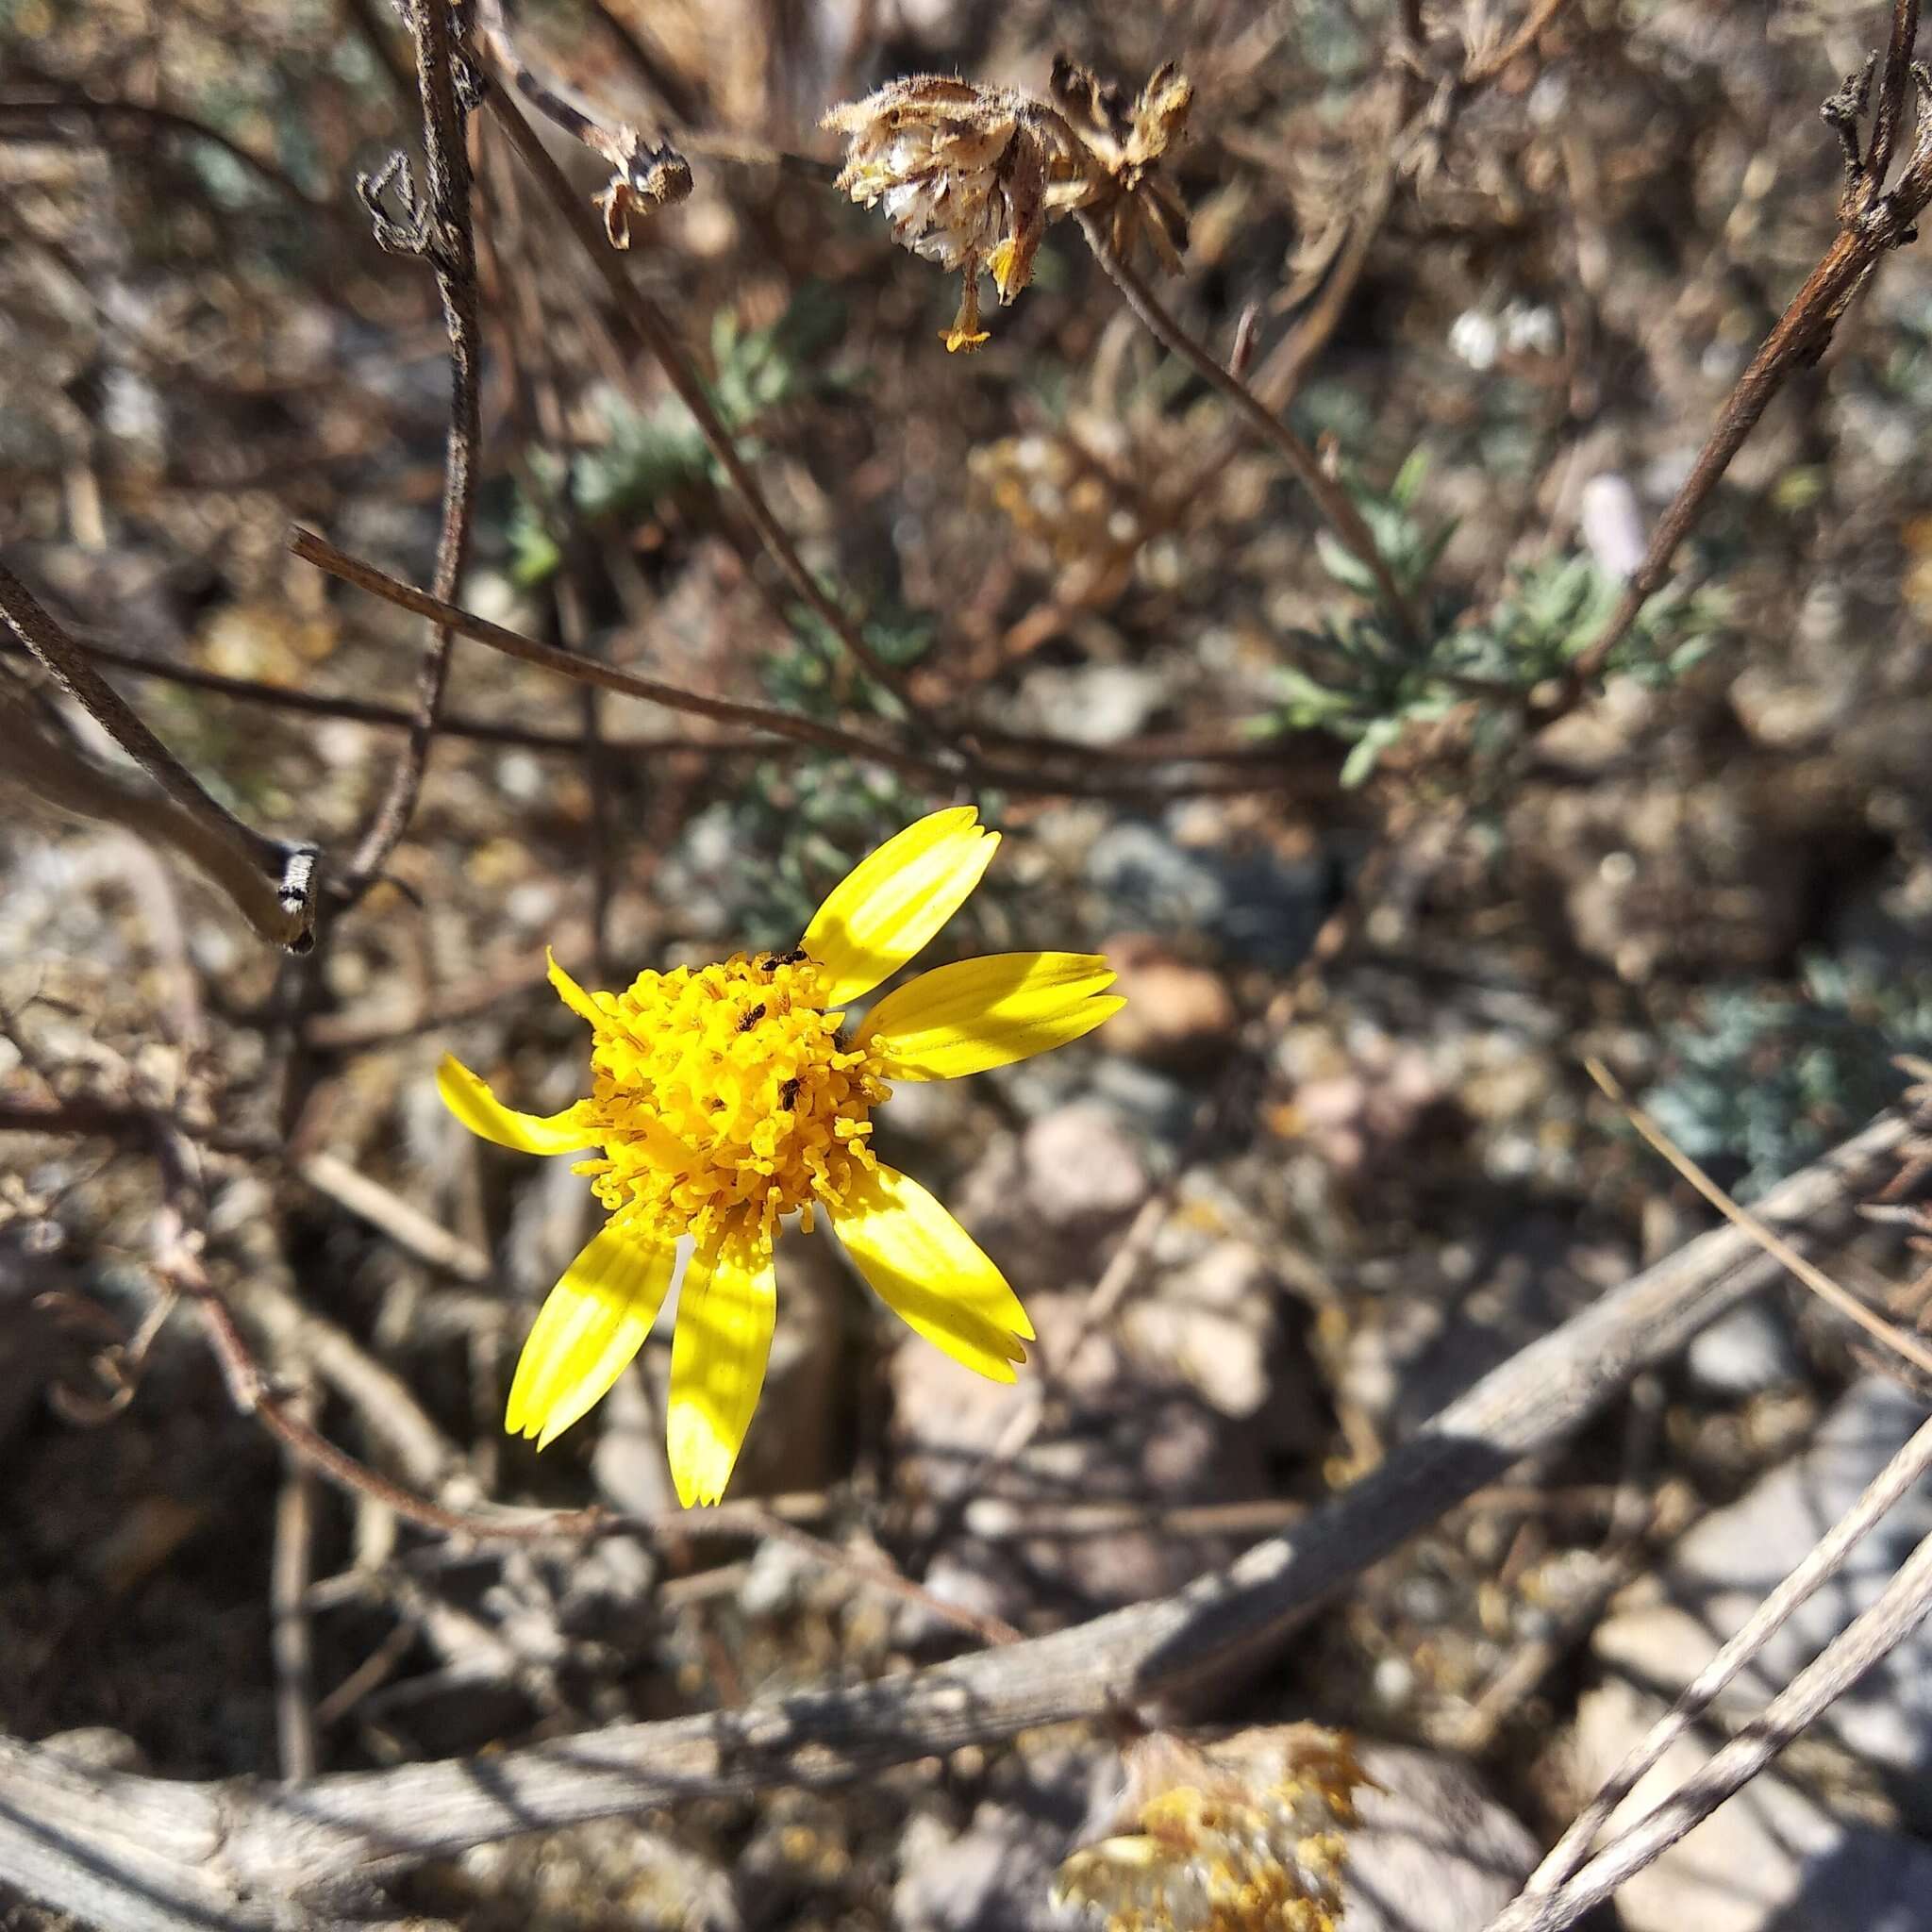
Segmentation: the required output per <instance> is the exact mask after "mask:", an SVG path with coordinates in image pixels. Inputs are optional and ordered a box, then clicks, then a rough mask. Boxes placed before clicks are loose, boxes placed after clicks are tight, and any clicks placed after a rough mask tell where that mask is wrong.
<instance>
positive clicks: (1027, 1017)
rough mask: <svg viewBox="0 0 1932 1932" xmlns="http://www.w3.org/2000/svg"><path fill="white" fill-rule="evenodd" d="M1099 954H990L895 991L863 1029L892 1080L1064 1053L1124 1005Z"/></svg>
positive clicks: (863, 1039) (950, 1075) (862, 1036)
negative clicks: (1059, 1049) (1056, 1050)
mask: <svg viewBox="0 0 1932 1932" xmlns="http://www.w3.org/2000/svg"><path fill="white" fill-rule="evenodd" d="M1113 981H1114V974H1113V970H1112V968H1111V967H1109V966H1108V963H1107V961H1106V960H1105V959H1103V958H1101V957H1100V956H1099V954H1097V953H993V954H991V955H989V956H988V957H987V958H981V959H962V960H960V961H959V962H958V964H957V965H954V966H939V967H935V968H934V970H933V971H932V972H930V973H922V974H920V975H919V977H918V978H917V979H914V980H909V981H908V983H907V984H906V985H904V986H902V987H899V988H898V989H896V990H895V991H891V992H889V993H888V994H887V995H886V996H885V998H884V999H882V1000H881V1001H880V1002H879V1003H878V1005H877V1006H875V1007H874V1008H873V1009H872V1011H871V1012H870V1013H868V1014H867V1015H866V1018H865V1023H864V1024H863V1025H861V1026H860V1027H859V1029H858V1039H859V1041H860V1043H861V1044H864V1043H870V1044H871V1045H872V1046H874V1047H875V1048H876V1049H877V1050H878V1052H879V1053H880V1054H882V1055H883V1056H884V1058H885V1064H884V1065H883V1066H882V1067H881V1068H880V1070H879V1071H880V1072H881V1073H882V1074H884V1076H885V1077H886V1078H887V1079H888V1080H951V1079H955V1078H957V1077H958V1075H959V1074H977V1073H981V1072H983V1071H984V1070H985V1069H986V1068H988V1067H1004V1066H1006V1065H1008V1063H1009V1062H1010V1061H1013V1060H1024V1059H1025V1058H1027V1057H1028V1056H1029V1055H1031V1054H1036V1053H1045V1052H1046V1051H1047V1050H1048V1048H1050V1047H1055V1046H1064V1045H1065V1044H1066V1043H1067V1042H1068V1041H1070V1040H1078V1039H1079V1037H1080V1036H1081V1034H1083V1033H1091V1032H1092V1030H1093V1029H1094V1027H1096V1026H1098V1025H1099V1024H1100V1023H1101V1022H1102V1021H1103V1020H1105V1019H1107V1018H1108V1017H1109V1016H1110V1015H1111V1014H1114V1013H1117V1012H1118V1011H1119V1010H1120V1009H1121V1008H1122V1007H1123V1006H1124V1005H1125V1004H1126V1002H1125V1001H1124V1000H1122V999H1119V998H1117V997H1111V998H1110V997H1103V995H1105V994H1106V992H1107V989H1108V987H1110V986H1111V985H1112V984H1113Z"/></svg>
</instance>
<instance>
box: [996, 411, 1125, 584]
mask: <svg viewBox="0 0 1932 1932" xmlns="http://www.w3.org/2000/svg"><path fill="white" fill-rule="evenodd" d="M1159 467H1160V458H1159V453H1158V452H1156V451H1152V450H1149V449H1147V448H1145V447H1143V446H1141V444H1140V443H1139V442H1137V441H1135V440H1133V439H1130V438H1129V436H1128V435H1127V433H1126V432H1125V431H1124V429H1123V427H1122V425H1121V424H1120V422H1119V420H1118V419H1117V418H1114V417H1111V416H1106V415H1102V414H1101V413H1100V412H1098V411H1094V412H1091V414H1086V413H1082V414H1080V415H1078V416H1074V417H1070V418H1069V420H1068V421H1067V423H1066V424H1065V425H1062V426H1061V427H1059V428H1058V429H1053V430H1047V431H1030V432H1028V433H1027V434H1026V435H1024V436H1008V437H1002V438H1000V439H999V440H998V441H994V442H989V443H983V444H981V445H980V446H979V447H978V448H976V449H974V452H973V453H972V455H971V456H970V457H969V458H968V459H967V470H968V474H969V475H971V476H972V478H973V480H974V483H975V484H976V485H977V486H978V487H979V489H980V490H982V491H984V492H985V494H986V496H987V497H988V498H989V499H990V500H991V503H992V504H993V506H994V507H995V508H997V509H998V510H1000V511H1001V513H1002V514H1003V515H1004V516H1005V517H1006V518H1007V520H1008V522H1009V523H1010V524H1011V525H1012V526H1013V528H1014V530H1015V531H1016V532H1017V533H1018V534H1019V536H1020V537H1021V539H1022V540H1023V541H1024V543H1025V544H1026V545H1027V546H1028V547H1029V548H1032V549H1036V550H1038V551H1039V552H1040V553H1041V555H1042V557H1043V558H1044V559H1045V560H1046V561H1048V562H1050V563H1051V564H1052V566H1053V567H1054V568H1055V569H1056V570H1057V571H1058V573H1059V575H1060V596H1061V600H1062V601H1063V602H1064V603H1068V604H1085V603H1088V602H1096V603H1105V602H1107V601H1108V599H1110V598H1112V597H1113V596H1115V595H1117V594H1118V593H1119V591H1121V589H1122V588H1123V586H1124V584H1125V582H1126V580H1127V578H1128V576H1129V575H1131V573H1132V571H1133V567H1134V559H1135V558H1136V557H1137V556H1138V555H1139V554H1140V550H1141V545H1142V544H1143V543H1144V542H1145V541H1147V538H1148V536H1149V535H1150V533H1151V532H1152V531H1154V530H1155V529H1157V528H1158V526H1159V523H1160V510H1159V506H1158V503H1157V502H1156V500H1155V499H1154V498H1153V497H1152V496H1151V495H1150V493H1149V492H1148V491H1147V490H1146V488H1145V487H1144V485H1143V480H1142V479H1143V478H1144V477H1147V476H1152V475H1158V474H1159Z"/></svg>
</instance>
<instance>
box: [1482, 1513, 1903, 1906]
mask: <svg viewBox="0 0 1932 1932" xmlns="http://www.w3.org/2000/svg"><path fill="white" fill-rule="evenodd" d="M1928 1612H1932V1536H1928V1537H1927V1538H1926V1539H1925V1540H1924V1542H1922V1543H1921V1544H1920V1545H1919V1546H1918V1548H1917V1549H1915V1550H1914V1551H1913V1552H1912V1554H1911V1555H1910V1556H1909V1557H1907V1559H1906V1561H1905V1563H1904V1564H1903V1565H1902V1566H1901V1567H1900V1569H1899V1572H1898V1574H1896V1575H1895V1576H1894V1577H1893V1578H1892V1579H1891V1581H1890V1583H1889V1584H1887V1585H1886V1587H1885V1589H1884V1591H1883V1592H1882V1593H1881V1594H1880V1595H1879V1597H1878V1599H1877V1600H1876V1601H1875V1602H1874V1604H1873V1605H1872V1607H1870V1608H1869V1609H1867V1610H1866V1611H1864V1613H1863V1614H1862V1615H1860V1616H1858V1617H1857V1618H1855V1619H1854V1620H1853V1621H1852V1622H1851V1623H1850V1624H1847V1625H1846V1626H1845V1628H1844V1629H1843V1630H1841V1631H1840V1633H1839V1634H1838V1636H1836V1637H1835V1638H1833V1639H1832V1641H1831V1642H1830V1643H1828V1644H1827V1645H1826V1646H1825V1647H1824V1650H1823V1651H1822V1652H1821V1653H1820V1654H1819V1656H1818V1657H1817V1658H1816V1659H1815V1660H1814V1661H1813V1662H1811V1663H1809V1664H1807V1666H1806V1667H1805V1669H1803V1670H1802V1671H1800V1672H1799V1673H1798V1674H1797V1675H1796V1676H1795V1677H1793V1678H1792V1679H1791V1681H1790V1684H1789V1685H1788V1686H1786V1688H1785V1689H1784V1690H1783V1691H1780V1692H1779V1693H1778V1694H1777V1695H1776V1696H1775V1697H1774V1698H1773V1699H1772V1700H1771V1702H1770V1703H1769V1704H1768V1705H1766V1706H1765V1707H1764V1710H1763V1712H1762V1714H1761V1715H1760V1716H1758V1717H1757V1718H1756V1719H1754V1720H1753V1721H1752V1723H1750V1724H1747V1725H1746V1726H1745V1727H1744V1728H1743V1729H1742V1730H1741V1731H1740V1732H1739V1733H1738V1735H1737V1736H1736V1737H1735V1738H1733V1739H1732V1740H1730V1742H1729V1743H1727V1744H1725V1745H1724V1748H1723V1749H1722V1750H1720V1751H1718V1752H1717V1753H1716V1754H1715V1755H1714V1756H1713V1757H1711V1759H1710V1761H1709V1763H1707V1765H1705V1766H1704V1768H1703V1769H1702V1770H1701V1771H1699V1772H1697V1773H1695V1774H1693V1775H1692V1776H1691V1777H1689V1778H1686V1779H1685V1781H1684V1782H1683V1783H1682V1784H1681V1785H1679V1786H1678V1787H1677V1789H1676V1790H1674V1792H1673V1793H1672V1794H1671V1795H1670V1797H1668V1798H1666V1799H1665V1800H1664V1801H1663V1802H1662V1803H1661V1804H1659V1805H1657V1806H1656V1807H1653V1808H1652V1809H1651V1810H1649V1811H1647V1812H1645V1813H1644V1815H1643V1817H1642V1818H1641V1819H1640V1820H1639V1821H1638V1822H1637V1823H1636V1824H1633V1825H1631V1826H1630V1827H1629V1829H1628V1830H1626V1831H1624V1833H1622V1834H1621V1835H1620V1836H1619V1837H1618V1838H1616V1839H1615V1840H1612V1841H1611V1842H1610V1844H1609V1845H1607V1847H1606V1848H1605V1849H1604V1850H1603V1851H1601V1852H1599V1853H1598V1854H1597V1856H1596V1857H1594V1858H1592V1859H1591V1861H1590V1863H1589V1864H1587V1865H1585V1866H1584V1867H1583V1869H1582V1870H1581V1871H1580V1872H1578V1873H1577V1874H1576V1875H1575V1877H1574V1878H1572V1879H1571V1880H1570V1881H1569V1882H1568V1883H1567V1884H1566V1885H1564V1886H1563V1887H1562V1888H1561V1889H1560V1890H1557V1891H1554V1892H1544V1893H1541V1894H1539V1895H1538V1896H1536V1897H1533V1898H1524V1899H1519V1900H1518V1901H1517V1903H1516V1904H1515V1905H1513V1906H1511V1907H1509V1908H1508V1909H1507V1911H1505V1912H1504V1913H1503V1914H1502V1916H1501V1917H1500V1918H1498V1919H1496V1920H1494V1921H1493V1922H1492V1923H1491V1925H1490V1927H1489V1932H1562V1928H1563V1927H1564V1926H1567V1925H1574V1924H1575V1923H1576V1921H1577V1920H1578V1919H1580V1918H1582V1917H1583V1915H1584V1914H1585V1913H1586V1912H1588V1911H1591V1909H1593V1908H1594V1907H1597V1906H1599V1905H1601V1904H1602V1903H1603V1902H1604V1900H1606V1899H1607V1898H1608V1897H1609V1896H1610V1895H1611V1893H1612V1892H1614V1891H1615V1890H1617V1889H1618V1887H1619V1886H1621V1885H1624V1883H1626V1882H1627V1881H1628V1880H1629V1879H1631V1878H1633V1877H1635V1876H1636V1874H1638V1873H1639V1872H1641V1871H1642V1870H1643V1868H1644V1867H1645V1866H1646V1865H1648V1864H1649V1863H1650V1862H1651V1861H1652V1860H1653V1859H1655V1858H1657V1857H1660V1856H1661V1855H1662V1854H1663V1853H1665V1852H1667V1851H1668V1850H1669V1849H1670V1848H1671V1846H1673V1845H1674V1844H1675V1843H1676V1842H1677V1840H1679V1839H1681V1838H1683V1837H1685V1836H1686V1835H1687V1834H1688V1833H1689V1832H1691V1831H1692V1830H1694V1829H1695V1827H1696V1826H1697V1825H1699V1824H1702V1823H1703V1822H1704V1820H1705V1819H1707V1818H1708V1817H1709V1816H1710V1814H1711V1813H1712V1812H1713V1811H1715V1810H1716V1809H1717V1807H1719V1806H1720V1805H1722V1804H1723V1803H1724V1800H1725V1799H1726V1798H1728V1797H1730V1796H1732V1795H1733V1794H1734V1793H1735V1792H1737V1791H1740V1790H1742V1789H1743V1788H1744V1786H1745V1785H1747V1784H1748V1783H1750V1781H1751V1780H1752V1779H1753V1778H1754V1777H1756V1776H1757V1774H1758V1773H1759V1772H1760V1771H1762V1770H1763V1769H1764V1767H1765V1766H1766V1765H1767V1764H1769V1763H1770V1762H1771V1760H1772V1759H1773V1758H1774V1757H1776V1756H1777V1755H1778V1753H1779V1752H1780V1751H1782V1750H1783V1749H1784V1748H1785V1747H1786V1746H1787V1745H1788V1744H1790V1742H1791V1740H1793V1739H1794V1738H1796V1737H1797V1736H1798V1735H1799V1733H1800V1732H1802V1731H1803V1730H1805V1729H1806V1727H1807V1725H1809V1724H1812V1723H1813V1722H1814V1721H1815V1720H1816V1719H1817V1718H1818V1717H1819V1716H1821V1715H1822V1714H1823V1713H1824V1711H1825V1710H1826V1709H1827V1708H1828V1707H1830V1706H1831V1705H1832V1704H1833V1703H1835V1702H1836V1701H1837V1700H1838V1699H1839V1698H1840V1697H1841V1696H1843V1695H1844V1693H1845V1692H1846V1691H1849V1690H1850V1689H1851V1688H1852V1686H1853V1685H1854V1684H1856V1683H1857V1681H1858V1679H1859V1678H1860V1677H1862V1676H1863V1675H1864V1674H1865V1673H1866V1672H1867V1671H1869V1670H1871V1669H1872V1667H1873V1666H1874V1664H1876V1663H1878V1662H1880V1661H1881V1660H1882V1659H1883V1658H1884V1657H1887V1656H1889V1655H1890V1652H1891V1651H1892V1650H1893V1649H1894V1648H1895V1647H1896V1646H1897V1645H1898V1644H1899V1643H1901V1642H1902V1641H1904V1640H1905V1639H1906V1638H1907V1637H1908V1636H1910V1635H1911V1633H1912V1632H1913V1631H1914V1630H1915V1629H1917V1628H1918V1626H1919V1625H1920V1624H1922V1623H1924V1620H1925V1617H1926V1615H1927V1613H1928Z"/></svg>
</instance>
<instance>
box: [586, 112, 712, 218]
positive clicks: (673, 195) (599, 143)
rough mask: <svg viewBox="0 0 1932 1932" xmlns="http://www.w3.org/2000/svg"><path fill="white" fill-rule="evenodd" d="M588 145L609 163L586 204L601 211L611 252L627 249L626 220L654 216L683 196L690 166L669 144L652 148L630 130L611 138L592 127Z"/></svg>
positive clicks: (687, 190)
mask: <svg viewBox="0 0 1932 1932" xmlns="http://www.w3.org/2000/svg"><path fill="white" fill-rule="evenodd" d="M590 145H591V146H592V147H594V148H595V149H596V150H597V152H598V153H599V154H601V155H602V156H603V157H604V158H605V159H606V160H608V162H609V163H610V169H611V173H610V181H609V184H608V186H607V187H606V188H605V189H604V190H603V192H601V193H598V194H595V195H592V196H591V200H592V201H594V202H595V203H596V205H597V207H598V208H601V209H603V211H604V232H605V234H606V235H607V236H608V237H609V240H610V245H611V247H613V248H628V247H629V246H630V221H631V216H632V215H634V214H641V215H650V214H656V213H657V212H658V209H659V208H675V206H676V205H677V204H678V203H679V202H680V201H683V200H685V199H687V198H688V197H689V195H690V193H691V163H690V162H689V161H688V160H686V159H685V158H684V157H683V156H682V155H681V154H679V153H678V152H677V150H676V149H675V147H673V146H672V145H671V143H670V142H664V144H663V145H662V146H660V147H653V146H651V145H650V143H649V142H646V141H645V140H644V139H643V138H642V137H641V135H640V134H639V133H638V131H637V129H636V128H635V127H620V128H619V129H618V130H617V133H616V136H615V138H614V139H612V138H609V137H608V136H606V135H605V134H604V130H603V129H602V128H593V129H592V130H591V137H590Z"/></svg>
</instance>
